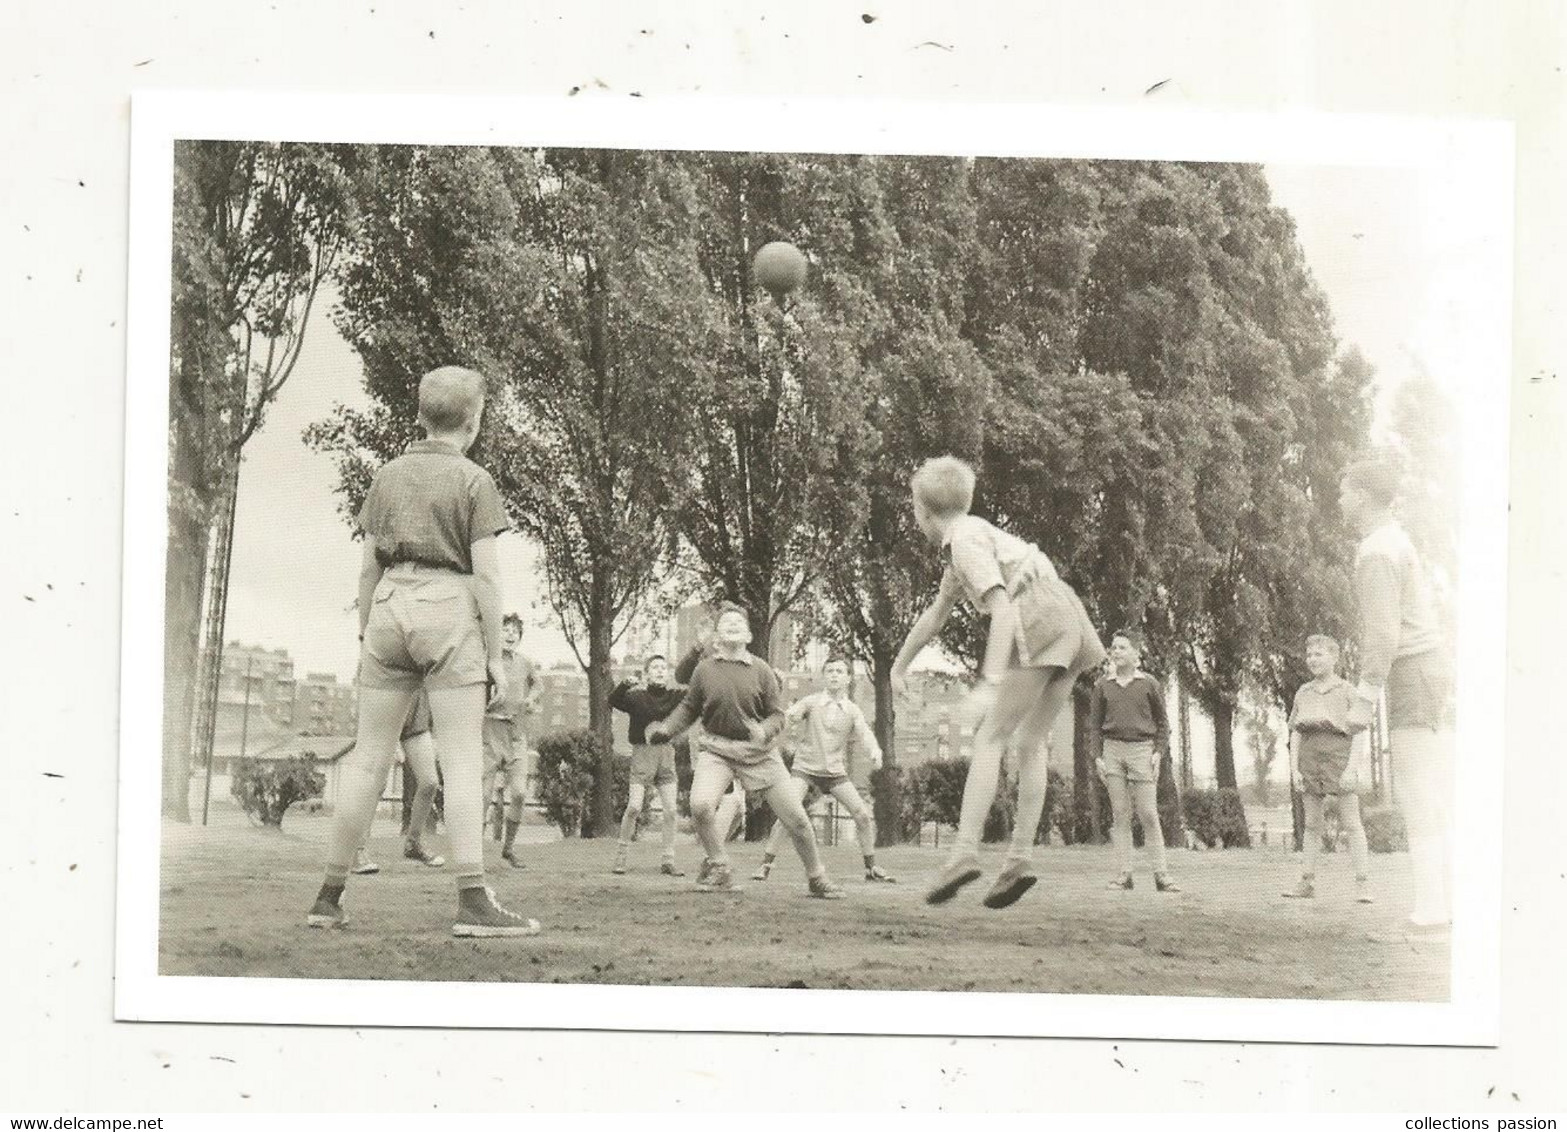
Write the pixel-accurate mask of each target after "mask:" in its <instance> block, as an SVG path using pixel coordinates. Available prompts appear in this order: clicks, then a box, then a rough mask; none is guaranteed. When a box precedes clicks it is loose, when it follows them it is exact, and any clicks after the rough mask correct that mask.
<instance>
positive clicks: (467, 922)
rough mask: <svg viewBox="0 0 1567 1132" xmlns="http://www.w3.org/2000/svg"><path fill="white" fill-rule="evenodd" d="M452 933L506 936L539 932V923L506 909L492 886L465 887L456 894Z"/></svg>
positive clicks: (483, 937) (485, 937) (472, 937)
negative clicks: (497, 899)
mask: <svg viewBox="0 0 1567 1132" xmlns="http://www.w3.org/2000/svg"><path fill="white" fill-rule="evenodd" d="M452 934H453V935H455V936H462V937H464V938H467V939H504V938H510V937H514V936H524V935H538V934H539V922H538V921H537V920H530V919H528V918H527V917H526V916H519V915H517V913H515V912H513V911H511V910H510V909H508V908H503V907H502V906H501V905H500V904H499V903H498V902H497V901H496V899H495V893H494V892H493V891H492V890H491V889H489V888H465V889H463V891H462V892H461V893H459V894H458V897H457V922H456V923H454V924H453V925H452Z"/></svg>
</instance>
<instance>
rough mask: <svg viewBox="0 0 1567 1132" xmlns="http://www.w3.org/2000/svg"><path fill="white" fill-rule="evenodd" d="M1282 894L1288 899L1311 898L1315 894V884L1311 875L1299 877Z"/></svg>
mask: <svg viewBox="0 0 1567 1132" xmlns="http://www.w3.org/2000/svg"><path fill="white" fill-rule="evenodd" d="M1284 895H1285V897H1286V898H1287V899H1290V900H1311V899H1313V898H1314V897H1315V896H1316V895H1317V886H1316V884H1315V883H1314V882H1313V880H1312V878H1311V877H1301V878H1300V880H1298V881H1296V882H1295V887H1294V888H1292V889H1290V890H1289V891H1288V892H1286V893H1285V894H1284Z"/></svg>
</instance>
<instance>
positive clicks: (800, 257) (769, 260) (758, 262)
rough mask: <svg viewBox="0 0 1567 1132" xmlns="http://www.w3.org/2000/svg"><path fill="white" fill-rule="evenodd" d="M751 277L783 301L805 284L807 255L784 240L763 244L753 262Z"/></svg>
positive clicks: (775, 297)
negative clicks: (786, 296)
mask: <svg viewBox="0 0 1567 1132" xmlns="http://www.w3.org/2000/svg"><path fill="white" fill-rule="evenodd" d="M751 277H752V278H753V279H755V280H756V282H757V283H759V284H761V285H762V286H763V287H765V288H767V290H768V291H770V292H772V296H773V298H774V299H782V298H783V296H785V295H787V294H788V293H789V292H790V291H793V290H794V289H795V288H796V287H798V286H799V285H800V284H801V283H804V282H805V253H804V252H802V251H800V249H799V248H797V247H795V246H794V245H793V244H790V243H786V242H784V241H783V240H774V241H773V242H772V243H770V244H763V245H762V247H761V248H760V249H759V250H758V251H757V253H756V258H755V259H753V260H752V261H751Z"/></svg>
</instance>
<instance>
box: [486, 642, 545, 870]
mask: <svg viewBox="0 0 1567 1132" xmlns="http://www.w3.org/2000/svg"><path fill="white" fill-rule="evenodd" d="M520 644H522V618H521V617H519V616H518V615H517V614H515V613H508V614H507V615H506V616H505V617H503V618H502V619H501V663H502V665H504V667H505V669H506V694H505V695H504V696H502V697H500V698H498V699H496V700H495V701H494V702H493V703H491V704H490V706H489V709H488V710H487V711H486V712H485V713H484V786H485V790H486V791H491V790H493V791H494V793H495V795H498V797H497V798H496V801H495V807H496V809H497V810H498V811H499V812H497V813H496V815H495V828H496V830H497V831H499V830H500V829H501V828H502V827H501V821H502V818H503V816H504V821H505V831H506V836H505V840H504V841H503V842H502V843H501V860H503V861H505V862H506V863H507V864H508V865H510V866H511V867H512V868H514V869H520V868H522V862H521V861H520V860H518V858H517V852H516V841H517V830H518V829H519V828H520V827H521V826H522V806H523V800H524V795H525V794H526V792H527V785H528V730H527V725H528V718H529V717H530V716H531V715H533V714H534V712H535V711H536V710H537V708H538V699H539V692H538V676H537V674H536V673H535V670H534V667H533V662H532V661H530V660H529V659H528V658H527V657H525V656H523V655H522V653H521V652H520V651H519V650H518V646H519V645H520Z"/></svg>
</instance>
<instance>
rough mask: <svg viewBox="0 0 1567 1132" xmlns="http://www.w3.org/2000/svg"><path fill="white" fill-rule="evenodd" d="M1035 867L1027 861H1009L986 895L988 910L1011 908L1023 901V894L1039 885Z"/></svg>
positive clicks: (985, 902) (985, 901) (985, 903)
mask: <svg viewBox="0 0 1567 1132" xmlns="http://www.w3.org/2000/svg"><path fill="white" fill-rule="evenodd" d="M1038 881H1039V878H1038V877H1037V876H1035V875H1034V869H1033V866H1032V865H1031V864H1030V863H1029V862H1027V861H1016V860H1014V861H1008V862H1007V863H1006V865H1005V867H1003V868H1002V870H1001V875H1000V876H998V877H996V883H995V884H993V885H991V886H990V891H989V892H987V893H985V899H984V905H985V907H987V908H1009V907H1011V906H1012V905H1013V904H1016V903H1017V902H1018V901H1019V900H1020V899H1022V897H1023V894H1024V893H1025V892H1027V891H1028V890H1029V889H1031V888H1033V887H1034V885H1035V884H1037V883H1038Z"/></svg>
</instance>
